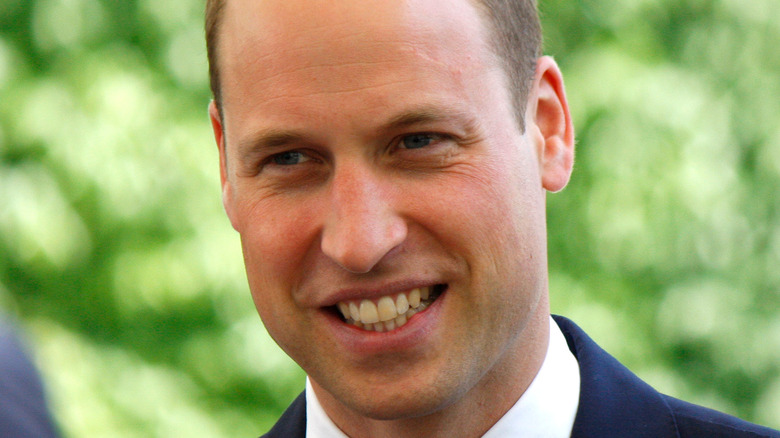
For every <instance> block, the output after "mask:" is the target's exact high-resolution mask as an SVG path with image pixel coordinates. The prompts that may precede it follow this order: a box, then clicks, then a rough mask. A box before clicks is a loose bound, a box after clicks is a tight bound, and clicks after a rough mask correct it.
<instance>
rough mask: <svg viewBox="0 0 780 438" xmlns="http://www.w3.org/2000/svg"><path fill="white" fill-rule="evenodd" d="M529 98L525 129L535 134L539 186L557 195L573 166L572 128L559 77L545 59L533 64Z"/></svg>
mask: <svg viewBox="0 0 780 438" xmlns="http://www.w3.org/2000/svg"><path fill="white" fill-rule="evenodd" d="M530 97H531V99H529V106H528V112H527V113H526V115H527V116H526V120H528V121H530V122H532V123H527V129H533V130H534V131H535V132H534V134H535V135H534V137H535V140H536V142H537V153H538V157H539V166H540V170H541V174H542V186H543V187H544V188H545V189H546V190H548V191H551V192H557V191H560V190H562V189H563V188H564V187H566V184H567V183H568V182H569V177H570V176H571V171H572V166H573V165H574V126H573V125H572V122H571V114H570V113H569V104H568V102H567V101H566V91H565V90H564V86H563V75H562V74H561V71H560V69H559V68H558V65H557V64H556V63H555V60H553V59H552V58H551V57H549V56H544V57H541V58H539V60H538V61H537V64H536V74H535V75H534V85H533V88H532V91H531V96H530ZM528 116H530V118H531V119H530V120H529V118H528Z"/></svg>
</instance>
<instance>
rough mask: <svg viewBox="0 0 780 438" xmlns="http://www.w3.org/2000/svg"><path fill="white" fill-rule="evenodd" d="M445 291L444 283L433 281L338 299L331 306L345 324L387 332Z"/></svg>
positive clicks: (424, 307) (401, 324)
mask: <svg viewBox="0 0 780 438" xmlns="http://www.w3.org/2000/svg"><path fill="white" fill-rule="evenodd" d="M446 290H447V285H446V284H437V285H434V286H426V287H420V288H415V289H410V290H408V291H404V292H399V293H394V294H391V295H385V296H383V297H379V298H378V299H375V300H367V299H366V300H359V301H341V302H339V303H338V304H337V305H336V306H335V308H336V309H338V310H337V312H336V313H338V315H339V316H340V317H341V319H342V321H344V322H345V323H347V324H351V325H354V326H355V327H357V328H360V329H363V330H367V331H374V332H387V331H391V330H395V329H397V328H399V327H401V326H403V325H405V324H406V323H407V322H408V321H409V318H411V317H412V316H414V315H415V314H417V313H420V312H422V311H423V310H425V309H426V308H427V307H428V306H430V305H431V304H433V302H434V301H436V299H437V298H439V297H440V296H441V295H442V294H443V293H444V292H445V291H446Z"/></svg>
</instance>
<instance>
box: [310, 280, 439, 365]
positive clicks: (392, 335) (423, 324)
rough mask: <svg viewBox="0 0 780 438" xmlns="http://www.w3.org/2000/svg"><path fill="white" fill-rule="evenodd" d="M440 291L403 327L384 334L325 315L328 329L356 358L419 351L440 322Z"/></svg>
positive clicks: (330, 313)
mask: <svg viewBox="0 0 780 438" xmlns="http://www.w3.org/2000/svg"><path fill="white" fill-rule="evenodd" d="M447 292H448V291H444V292H443V293H442V294H441V295H440V296H439V297H438V298H437V299H436V300H435V301H434V302H433V303H431V305H430V306H428V307H427V308H426V309H425V310H424V311H422V312H420V313H416V314H414V316H412V317H411V318H409V321H407V323H406V324H404V325H402V326H401V327H398V328H396V329H394V330H391V331H388V332H375V331H371V330H363V329H360V328H357V327H355V326H354V325H351V324H347V323H345V322H344V321H343V320H342V319H341V318H340V317H339V316H337V315H335V314H333V313H332V312H330V311H325V312H324V313H325V314H326V318H327V322H328V327H329V329H330V330H331V332H332V333H333V334H334V336H335V338H336V340H337V342H339V343H340V344H341V345H342V348H343V350H346V351H347V352H350V353H354V354H358V355H374V354H383V353H392V352H398V351H404V350H409V349H412V348H419V347H420V346H422V345H424V343H425V341H426V340H427V339H428V338H430V336H431V335H432V334H433V331H434V329H435V327H436V325H437V323H438V321H439V320H440V317H441V309H442V306H443V304H444V302H445V301H446V299H447Z"/></svg>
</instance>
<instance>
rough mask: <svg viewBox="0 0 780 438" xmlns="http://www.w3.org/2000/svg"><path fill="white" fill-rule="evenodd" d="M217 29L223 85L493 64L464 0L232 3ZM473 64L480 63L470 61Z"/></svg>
mask: <svg viewBox="0 0 780 438" xmlns="http://www.w3.org/2000/svg"><path fill="white" fill-rule="evenodd" d="M223 14H224V15H223V17H222V22H221V25H220V38H219V43H220V47H219V53H220V64H221V67H222V68H221V70H222V71H223V78H224V77H225V76H228V80H230V79H231V78H230V77H231V75H232V74H233V73H235V74H236V75H238V76H243V77H246V76H248V75H250V74H252V75H253V76H254V77H255V78H258V79H260V78H263V77H267V78H272V77H273V76H275V75H284V74H286V73H290V72H300V71H301V70H303V69H307V68H312V67H325V66H328V65H331V66H334V67H335V66H347V65H350V64H352V65H353V66H354V65H358V64H365V65H367V66H368V65H369V64H372V63H379V64H381V63H392V62H395V61H400V60H401V59H402V58H403V57H404V56H407V55H410V54H411V55H416V56H418V57H427V58H428V59H429V60H430V61H431V62H432V63H435V62H444V61H445V60H451V59H452V58H453V56H458V55H460V54H465V56H463V57H462V58H461V59H460V61H461V62H462V65H463V66H464V67H467V66H468V64H469V63H476V62H480V63H485V61H488V59H486V58H488V57H490V58H491V60H492V55H491V51H490V50H483V49H485V48H486V47H485V46H486V44H485V42H486V40H487V39H486V37H485V29H484V26H483V23H482V20H481V18H480V16H479V15H478V14H479V13H478V11H477V9H476V8H475V7H474V6H472V4H471V3H470V2H469V0H454V1H448V2H441V1H437V0H412V1H379V2H373V1H363V0H339V1H335V2H333V1H322V0H263V1H256V0H230V1H228V2H227V5H226V9H225V10H224V11H223ZM475 57H478V58H480V59H474V58H475Z"/></svg>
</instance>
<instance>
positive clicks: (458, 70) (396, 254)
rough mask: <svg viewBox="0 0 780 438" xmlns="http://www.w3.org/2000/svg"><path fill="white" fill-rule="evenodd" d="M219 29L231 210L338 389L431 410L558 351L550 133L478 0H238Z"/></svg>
mask: <svg viewBox="0 0 780 438" xmlns="http://www.w3.org/2000/svg"><path fill="white" fill-rule="evenodd" d="M220 38H221V42H220V46H219V53H220V55H219V59H220V60H219V63H220V69H221V74H222V76H221V77H222V92H223V110H224V125H221V124H220V123H219V120H218V118H217V117H216V111H215V110H214V108H212V119H213V122H214V123H215V127H216V133H217V141H218V143H220V145H221V146H220V148H221V152H222V153H223V154H224V157H223V161H222V171H223V195H224V203H225V208H226V211H227V213H228V216H229V217H230V220H231V223H232V224H233V226H234V228H235V229H236V230H237V231H238V232H239V233H240V235H241V242H242V245H243V251H244V259H245V263H246V270H247V276H248V278H249V285H250V289H251V291H252V296H253V298H254V302H255V304H256V306H257V309H258V312H259V314H260V316H261V318H262V320H263V322H264V324H265V326H266V327H267V329H268V331H269V333H270V334H271V336H272V337H273V338H274V339H275V340H276V342H277V343H278V344H279V345H280V346H281V347H282V348H283V349H284V350H285V351H286V352H287V353H288V354H289V355H290V356H291V357H292V358H293V359H294V360H295V361H296V362H297V363H298V364H300V366H301V367H302V368H303V369H304V370H305V371H306V372H307V373H308V374H309V376H310V377H311V379H312V381H313V384H314V385H315V389H317V391H318V395H320V397H321V398H324V399H327V400H326V401H324V404H326V406H327V405H329V404H331V403H333V402H335V403H337V404H340V406H341V407H342V408H346V409H347V410H351V411H353V412H356V413H358V414H360V415H365V416H369V417H372V418H381V419H391V418H405V417H416V416H421V415H425V414H429V413H433V412H436V411H438V410H441V409H443V408H445V407H447V406H449V405H451V404H453V403H455V402H456V401H459V400H461V399H463V398H464V397H467V396H468V395H469V394H472V393H473V391H474V390H475V389H480V388H486V387H487V386H486V385H488V384H490V383H489V382H492V384H493V385H496V384H498V385H500V384H501V383H500V382H502V381H503V380H502V379H507V381H508V380H511V379H515V377H514V376H513V375H514V374H515V373H517V372H518V367H520V366H523V364H525V365H527V360H525V359H524V357H526V356H528V357H531V356H537V357H538V353H539V351H542V355H543V350H544V348H546V344H544V342H543V340H542V338H544V340H546V338H545V336H542V335H539V333H538V331H537V328H538V327H539V321H541V322H542V323H544V324H546V315H547V298H546V294H547V290H546V287H547V286H546V283H547V278H546V249H545V226H544V189H543V187H542V182H541V176H540V170H539V158H538V152H537V150H536V149H537V147H539V146H538V143H539V141H538V138H537V137H535V136H533V135H531V134H527V135H526V134H523V133H521V132H520V131H519V128H518V123H517V120H516V119H515V118H514V115H513V111H512V106H511V102H510V93H509V92H508V90H507V87H506V84H505V79H504V75H503V74H502V71H501V70H500V68H499V67H498V62H497V61H496V60H495V59H494V58H493V56H492V55H491V52H490V50H489V48H488V46H487V44H488V43H487V38H486V30H485V28H484V23H483V22H482V20H481V18H480V16H479V15H478V13H477V12H476V10H475V9H474V8H473V7H472V6H471V4H470V3H469V2H468V1H467V0H463V1H460V2H448V3H447V6H446V7H441V5H440V4H437V2H435V1H430V0H418V1H410V2H364V1H358V0H345V1H339V2H325V1H304V0H294V1H293V0H268V1H263V2H256V1H249V0H231V1H229V2H228V6H227V9H226V11H225V16H224V21H223V22H222V27H221V34H220ZM528 122H529V123H530V124H531V126H533V121H532V120H529V121H528ZM531 131H532V130H531V129H529V130H527V132H531ZM537 132H538V131H537ZM223 134H224V137H223ZM415 289H420V290H421V291H422V295H423V298H422V302H423V304H422V307H419V308H417V309H415V310H421V311H418V312H417V313H416V314H413V313H414V311H411V312H409V311H406V310H405V309H406V308H407V305H406V304H404V301H407V302H411V304H410V305H409V306H408V307H409V308H414V305H415V304H416V301H417V300H418V299H419V298H418V297H417V295H416V294H417V293H418V292H419V291H417V292H415V291H414V290H415ZM426 291H429V294H430V296H429V298H428V300H425V299H424V295H425V293H426ZM390 303H392V304H393V305H391V304H390ZM426 304H427V307H426ZM350 308H351V309H350ZM391 309H394V310H391ZM340 310H341V311H340ZM342 311H343V312H344V313H346V314H347V315H348V316H349V318H348V319H347V318H345V317H344V316H343V313H342ZM399 311H401V312H404V311H406V313H402V314H400V315H399V314H398V312H399ZM394 312H395V313H394ZM412 314H413V315H412ZM353 317H354V318H353ZM355 319H357V320H359V321H360V322H359V324H358V321H355ZM376 321H379V322H376ZM391 321H392V322H391ZM540 345H541V346H540ZM531 377H533V376H531ZM496 382H498V383H496Z"/></svg>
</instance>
